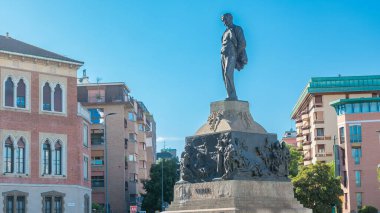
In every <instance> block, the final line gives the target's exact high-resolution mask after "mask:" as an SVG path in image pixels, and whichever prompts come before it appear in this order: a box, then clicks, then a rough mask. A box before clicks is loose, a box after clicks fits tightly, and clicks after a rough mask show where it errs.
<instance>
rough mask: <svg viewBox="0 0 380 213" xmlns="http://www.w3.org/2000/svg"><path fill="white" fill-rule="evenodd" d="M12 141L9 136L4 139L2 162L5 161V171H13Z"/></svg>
mask: <svg viewBox="0 0 380 213" xmlns="http://www.w3.org/2000/svg"><path fill="white" fill-rule="evenodd" d="M13 151H14V149H13V141H12V140H11V138H10V137H8V138H7V140H6V141H5V147H4V162H5V171H4V172H5V173H13V168H14V157H13Z"/></svg>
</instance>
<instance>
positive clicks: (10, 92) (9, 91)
mask: <svg viewBox="0 0 380 213" xmlns="http://www.w3.org/2000/svg"><path fill="white" fill-rule="evenodd" d="M5 106H10V107H13V106H14V83H13V81H12V78H11V77H8V79H7V81H6V82H5Z"/></svg>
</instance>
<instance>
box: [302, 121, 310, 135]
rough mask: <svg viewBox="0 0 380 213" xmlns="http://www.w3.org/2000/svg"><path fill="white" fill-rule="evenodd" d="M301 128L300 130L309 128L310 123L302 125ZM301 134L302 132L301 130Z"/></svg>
mask: <svg viewBox="0 0 380 213" xmlns="http://www.w3.org/2000/svg"><path fill="white" fill-rule="evenodd" d="M301 129H302V130H305V129H310V125H309V123H307V124H305V125H303V126H302V128H301ZM302 134H303V132H302Z"/></svg>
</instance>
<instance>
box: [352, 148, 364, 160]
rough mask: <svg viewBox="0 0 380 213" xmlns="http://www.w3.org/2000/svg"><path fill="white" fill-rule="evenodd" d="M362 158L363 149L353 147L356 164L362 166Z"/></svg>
mask: <svg viewBox="0 0 380 213" xmlns="http://www.w3.org/2000/svg"><path fill="white" fill-rule="evenodd" d="M361 157H362V148H361V147H352V158H354V161H355V164H360V158H361Z"/></svg>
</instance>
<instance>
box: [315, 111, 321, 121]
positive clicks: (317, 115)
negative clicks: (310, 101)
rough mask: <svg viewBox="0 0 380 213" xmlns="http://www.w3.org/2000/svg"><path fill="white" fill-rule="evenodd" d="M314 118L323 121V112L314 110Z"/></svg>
mask: <svg viewBox="0 0 380 213" xmlns="http://www.w3.org/2000/svg"><path fill="white" fill-rule="evenodd" d="M314 120H315V121H317V122H318V121H319V122H321V121H323V112H314Z"/></svg>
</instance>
